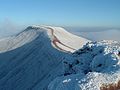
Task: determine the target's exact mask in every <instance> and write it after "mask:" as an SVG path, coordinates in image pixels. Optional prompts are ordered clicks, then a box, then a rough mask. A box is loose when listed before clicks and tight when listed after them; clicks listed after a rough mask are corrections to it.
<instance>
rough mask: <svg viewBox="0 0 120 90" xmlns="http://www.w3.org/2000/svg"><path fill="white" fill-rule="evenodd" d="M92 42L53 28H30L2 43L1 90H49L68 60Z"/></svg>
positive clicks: (0, 48)
mask: <svg viewBox="0 0 120 90" xmlns="http://www.w3.org/2000/svg"><path fill="white" fill-rule="evenodd" d="M88 41H89V40H87V39H84V38H82V37H78V36H75V35H73V34H70V33H69V32H67V31H65V30H64V29H63V28H60V27H51V26H29V27H28V28H26V29H25V30H24V31H22V32H20V33H19V34H17V35H14V36H11V37H7V38H4V39H1V40H0V90H46V89H47V86H48V84H49V83H50V82H51V81H52V80H53V79H54V78H56V77H57V76H61V75H62V74H63V71H62V69H61V68H62V60H63V58H64V56H66V55H68V56H69V53H68V52H73V51H75V50H77V49H79V48H81V47H82V45H84V44H85V43H86V42H88Z"/></svg>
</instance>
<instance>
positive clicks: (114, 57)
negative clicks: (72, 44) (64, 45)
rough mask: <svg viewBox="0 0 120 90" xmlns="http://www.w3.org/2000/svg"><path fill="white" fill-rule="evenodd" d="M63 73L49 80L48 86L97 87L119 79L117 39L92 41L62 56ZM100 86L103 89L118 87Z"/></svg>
mask: <svg viewBox="0 0 120 90" xmlns="http://www.w3.org/2000/svg"><path fill="white" fill-rule="evenodd" d="M63 71H64V75H63V76H61V77H57V78H56V79H54V80H53V81H52V82H51V83H50V84H49V90H100V87H102V85H103V84H104V85H108V84H117V83H118V81H119V80H120V43H118V42H116V41H101V42H91V43H87V44H86V45H84V47H83V48H82V49H79V50H78V51H76V52H74V53H73V54H71V56H69V57H68V56H67V57H66V58H65V59H64V60H63ZM118 89H120V87H117V88H116V89H103V90H118Z"/></svg>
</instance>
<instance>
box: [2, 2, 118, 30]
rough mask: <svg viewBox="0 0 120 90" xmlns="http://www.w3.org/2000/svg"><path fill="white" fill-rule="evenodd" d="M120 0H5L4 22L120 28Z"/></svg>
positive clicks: (3, 7) (3, 5) (3, 6)
mask: <svg viewBox="0 0 120 90" xmlns="http://www.w3.org/2000/svg"><path fill="white" fill-rule="evenodd" d="M119 3H120V1H119V0H74V1H73V0H71V1H69V0H66V1H64V0H60V1H58V0H52V1H50V0H34V1H31V0H21V1H18V0H11V1H9V0H2V1H1V3H0V11H1V12H2V13H1V14H0V24H1V25H4V24H5V23H7V22H8V23H12V22H13V23H14V24H15V25H25V26H27V25H33V24H34V25H39V24H45V25H53V26H63V27H68V26H69V27H105V28H106V27H107V28H120V25H119V21H120V10H119V8H120V5H119Z"/></svg>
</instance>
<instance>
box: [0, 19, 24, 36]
mask: <svg viewBox="0 0 120 90" xmlns="http://www.w3.org/2000/svg"><path fill="white" fill-rule="evenodd" d="M21 29H22V25H18V24H16V23H15V22H13V21H12V20H10V19H8V18H7V19H4V20H3V21H2V22H0V37H4V36H9V35H12V34H15V33H17V32H19V31H20V30H21Z"/></svg>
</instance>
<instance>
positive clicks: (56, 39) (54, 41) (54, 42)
mask: <svg viewBox="0 0 120 90" xmlns="http://www.w3.org/2000/svg"><path fill="white" fill-rule="evenodd" d="M48 29H50V30H51V34H52V37H53V40H52V43H53V44H54V45H55V47H56V48H58V49H60V50H61V51H65V52H68V51H67V50H64V49H62V48H61V47H59V46H58V45H57V43H59V44H61V45H63V46H65V47H67V48H69V49H72V50H76V49H74V48H72V47H69V46H67V45H65V44H64V43H62V42H61V41H60V40H59V39H58V38H57V37H56V36H55V34H54V29H53V28H50V27H48Z"/></svg>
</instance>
